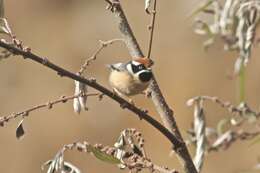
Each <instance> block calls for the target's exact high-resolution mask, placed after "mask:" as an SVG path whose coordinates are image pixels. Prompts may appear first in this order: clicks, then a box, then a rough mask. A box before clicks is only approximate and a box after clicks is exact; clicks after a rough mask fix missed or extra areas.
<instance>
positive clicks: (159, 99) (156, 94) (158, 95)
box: [105, 0, 197, 173]
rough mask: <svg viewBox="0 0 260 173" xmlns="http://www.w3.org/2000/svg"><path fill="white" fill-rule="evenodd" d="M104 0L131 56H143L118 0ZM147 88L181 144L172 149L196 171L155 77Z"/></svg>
mask: <svg viewBox="0 0 260 173" xmlns="http://www.w3.org/2000/svg"><path fill="white" fill-rule="evenodd" d="M105 1H106V2H108V3H109V5H110V6H112V7H110V8H109V9H111V11H112V12H113V13H114V14H115V17H116V18H117V22H118V28H119V30H120V32H121V34H122V36H123V38H124V40H125V42H126V45H127V48H128V50H129V53H130V54H131V56H132V57H133V58H136V57H144V55H143V53H142V51H141V48H140V46H139V44H138V43H137V40H136V38H135V36H134V34H133V32H132V30H131V28H130V25H129V23H128V21H127V18H126V16H125V14H124V11H123V9H122V7H121V4H120V1H119V0H113V1H108V0H105ZM149 89H150V91H152V93H151V96H152V100H153V103H154V105H155V108H156V109H157V112H158V113H159V114H160V116H161V119H162V121H163V124H164V125H165V127H166V128H167V129H168V130H169V131H170V132H171V133H172V134H174V135H175V137H176V138H177V140H178V142H179V143H180V144H181V145H178V146H176V145H174V146H173V149H174V150H175V151H176V153H177V154H178V155H179V156H180V158H181V159H180V160H181V161H182V164H183V166H184V168H185V171H186V172H188V173H197V170H196V168H195V166H194V164H193V161H192V158H191V156H190V154H189V151H188V149H187V147H186V144H185V142H184V141H183V139H182V136H181V133H180V131H179V129H178V127H177V124H176V121H175V118H174V117H173V111H172V110H171V108H170V107H169V106H168V104H167V103H166V101H165V99H164V97H163V95H162V92H161V90H160V88H159V86H158V84H157V82H156V79H155V78H153V80H152V82H151V85H150V87H149Z"/></svg>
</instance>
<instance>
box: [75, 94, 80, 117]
mask: <svg viewBox="0 0 260 173" xmlns="http://www.w3.org/2000/svg"><path fill="white" fill-rule="evenodd" d="M73 109H74V112H76V113H78V114H80V112H81V106H80V102H79V98H78V97H77V98H74V99H73Z"/></svg>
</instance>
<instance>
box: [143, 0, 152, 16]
mask: <svg viewBox="0 0 260 173" xmlns="http://www.w3.org/2000/svg"><path fill="white" fill-rule="evenodd" d="M150 5H151V0H145V7H144V9H145V11H146V13H148V14H150V11H149V7H150Z"/></svg>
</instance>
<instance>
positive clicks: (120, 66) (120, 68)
mask: <svg viewBox="0 0 260 173" xmlns="http://www.w3.org/2000/svg"><path fill="white" fill-rule="evenodd" d="M107 66H108V68H110V69H111V70H116V71H123V70H124V67H123V63H116V64H108V65H107Z"/></svg>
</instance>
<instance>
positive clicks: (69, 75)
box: [0, 41, 184, 152]
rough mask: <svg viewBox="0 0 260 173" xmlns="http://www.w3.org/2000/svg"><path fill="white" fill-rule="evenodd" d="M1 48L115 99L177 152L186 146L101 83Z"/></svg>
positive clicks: (11, 48) (27, 54)
mask: <svg viewBox="0 0 260 173" xmlns="http://www.w3.org/2000/svg"><path fill="white" fill-rule="evenodd" d="M0 47H2V48H5V49H7V50H9V51H10V52H12V53H13V54H15V55H21V56H23V57H24V58H25V59H26V58H28V59H30V60H33V61H35V62H37V63H39V64H42V65H44V66H46V67H48V68H49V69H52V70H53V71H56V72H57V74H58V75H60V76H61V77H67V78H70V79H73V80H76V81H79V82H81V83H83V84H86V85H88V86H90V87H92V88H94V89H96V90H98V91H100V92H101V93H103V94H104V95H106V96H108V97H109V98H111V99H113V100H114V101H116V102H118V103H119V104H120V105H121V107H122V108H126V109H128V110H130V111H131V112H133V113H134V115H137V116H139V117H140V118H141V119H144V120H145V121H146V122H147V123H149V124H150V125H151V126H153V127H154V128H156V129H157V130H159V131H160V132H161V133H162V134H163V135H164V136H165V137H166V138H167V139H168V140H169V141H170V142H171V143H172V144H173V145H174V146H176V147H175V148H174V149H176V152H178V151H177V149H178V148H180V147H181V146H183V145H184V143H183V142H180V141H179V140H178V139H177V138H176V137H175V136H174V135H173V134H172V133H171V132H170V131H169V130H168V129H166V128H165V127H164V126H163V125H162V124H160V122H158V121H157V120H155V119H154V118H152V116H150V115H149V114H148V113H147V112H146V111H144V110H141V109H139V108H137V107H136V106H135V105H132V104H130V103H129V102H127V101H126V100H125V99H124V98H122V97H120V96H118V95H116V94H114V93H113V92H111V91H110V90H108V89H107V88H105V87H103V86H102V85H100V84H99V83H97V82H96V80H91V79H90V80H89V79H86V78H84V77H82V76H79V75H77V74H74V73H72V72H70V71H68V70H66V69H64V68H62V67H60V66H58V65H56V64H54V63H52V62H50V61H49V60H48V59H47V58H41V57H39V56H37V55H35V54H33V53H31V52H30V51H24V50H21V49H19V48H16V47H14V46H12V45H10V44H7V43H5V42H3V41H0Z"/></svg>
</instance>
